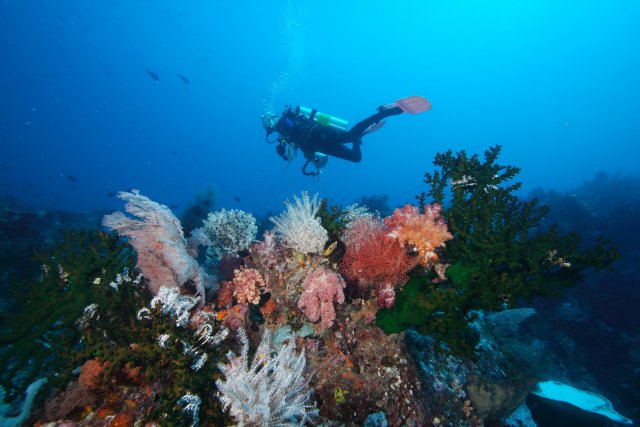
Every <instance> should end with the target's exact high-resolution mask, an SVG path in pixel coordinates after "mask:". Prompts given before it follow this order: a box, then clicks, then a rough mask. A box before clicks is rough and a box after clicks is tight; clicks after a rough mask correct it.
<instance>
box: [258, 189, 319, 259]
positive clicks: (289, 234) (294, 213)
mask: <svg viewBox="0 0 640 427" xmlns="http://www.w3.org/2000/svg"><path fill="white" fill-rule="evenodd" d="M293 201H294V203H291V202H290V201H289V200H287V201H286V202H285V206H286V207H287V210H286V211H285V212H283V213H281V214H280V215H278V216H275V217H271V218H269V219H270V220H271V222H273V223H274V224H275V226H276V228H275V231H276V233H277V234H278V235H279V236H280V237H281V238H282V240H283V242H284V244H285V246H287V247H289V248H292V249H293V250H295V251H296V252H298V253H302V254H310V253H316V254H317V253H321V252H322V250H323V249H324V245H325V244H326V243H327V239H328V235H327V230H325V229H324V228H323V227H322V225H321V224H320V218H318V217H317V216H316V214H317V213H318V209H319V208H320V205H319V203H318V195H317V194H315V195H314V196H313V197H312V198H310V197H309V194H308V193H307V192H306V191H303V192H302V197H301V198H298V197H297V196H295V195H294V196H293Z"/></svg>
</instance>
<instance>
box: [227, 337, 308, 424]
mask: <svg viewBox="0 0 640 427" xmlns="http://www.w3.org/2000/svg"><path fill="white" fill-rule="evenodd" d="M238 334H239V337H240V340H241V342H242V353H241V354H240V356H236V355H235V354H234V353H233V352H229V354H228V355H227V356H228V358H229V363H228V364H226V365H225V364H222V363H220V364H218V368H219V369H220V371H221V372H222V373H223V374H224V376H225V380H224V381H223V380H217V381H216V386H217V387H218V396H219V398H220V401H221V402H222V404H223V406H224V408H225V409H229V412H230V414H231V415H232V416H233V417H234V418H235V420H236V422H237V423H238V425H239V426H245V425H251V426H254V425H256V426H300V425H303V424H304V423H305V422H306V421H308V420H310V418H311V417H314V416H316V415H317V413H318V411H317V409H316V408H315V405H310V404H308V402H309V400H310V398H311V389H310V388H309V380H308V379H305V377H304V375H303V373H304V368H305V365H306V360H305V355H304V350H303V351H302V352H300V353H296V351H295V339H294V337H289V342H288V343H287V344H285V345H280V346H277V347H276V346H273V345H272V344H271V332H270V331H269V330H267V329H265V331H264V334H263V336H262V341H261V342H260V344H259V345H258V348H257V349H256V351H255V354H254V356H253V359H252V360H251V364H249V339H248V338H247V335H246V333H245V332H244V330H243V329H239V330H238Z"/></svg>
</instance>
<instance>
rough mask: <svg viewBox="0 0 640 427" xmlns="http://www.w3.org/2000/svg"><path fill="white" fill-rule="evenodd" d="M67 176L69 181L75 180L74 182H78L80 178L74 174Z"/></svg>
mask: <svg viewBox="0 0 640 427" xmlns="http://www.w3.org/2000/svg"><path fill="white" fill-rule="evenodd" d="M65 178H67V179H68V180H69V181H71V182H73V183H74V184H75V183H76V182H78V179H77V178H76V177H75V176H73V175H67V176H65Z"/></svg>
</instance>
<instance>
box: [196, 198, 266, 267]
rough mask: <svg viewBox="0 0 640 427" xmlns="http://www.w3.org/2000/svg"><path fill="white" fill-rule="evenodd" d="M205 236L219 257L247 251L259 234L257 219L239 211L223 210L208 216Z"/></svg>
mask: <svg viewBox="0 0 640 427" xmlns="http://www.w3.org/2000/svg"><path fill="white" fill-rule="evenodd" d="M203 230H204V234H205V235H206V236H207V237H208V238H209V240H210V245H211V248H212V249H213V251H214V252H215V253H216V255H217V256H218V257H220V256H221V255H223V254H225V253H234V252H238V251H242V250H244V249H247V248H248V247H249V245H250V244H251V242H253V240H255V238H256V234H257V233H258V226H257V225H256V219H255V217H254V216H253V215H251V214H250V213H247V212H244V211H241V210H239V209H230V210H226V209H222V210H220V211H218V212H211V213H209V215H207V219H206V220H205V221H204V226H203Z"/></svg>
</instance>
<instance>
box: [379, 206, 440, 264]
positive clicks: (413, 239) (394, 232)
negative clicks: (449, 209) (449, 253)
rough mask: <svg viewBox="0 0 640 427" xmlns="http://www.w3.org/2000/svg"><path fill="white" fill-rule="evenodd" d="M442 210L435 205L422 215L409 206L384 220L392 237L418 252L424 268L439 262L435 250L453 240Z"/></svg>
mask: <svg viewBox="0 0 640 427" xmlns="http://www.w3.org/2000/svg"><path fill="white" fill-rule="evenodd" d="M441 210H442V208H441V206H440V205H438V204H435V203H434V204H432V205H426V206H425V209H424V213H422V214H421V213H420V211H419V209H418V208H417V207H416V206H413V205H409V204H407V205H405V206H404V207H403V208H401V209H396V210H395V211H394V212H393V215H391V216H390V217H387V218H385V219H384V223H385V225H386V226H387V227H388V228H389V230H390V235H391V236H393V237H396V238H397V239H398V240H399V241H400V242H402V244H403V245H410V246H412V247H413V248H414V249H415V250H416V251H417V252H418V255H419V256H420V264H421V265H422V266H423V267H427V266H431V265H434V264H435V263H436V262H437V261H438V255H437V254H436V253H435V249H436V248H438V247H442V246H444V245H445V242H446V241H447V240H449V239H451V238H452V236H451V233H449V230H448V229H447V224H446V223H445V222H444V219H442V217H441V216H440V211H441Z"/></svg>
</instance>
